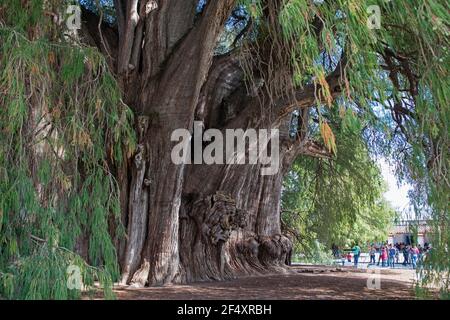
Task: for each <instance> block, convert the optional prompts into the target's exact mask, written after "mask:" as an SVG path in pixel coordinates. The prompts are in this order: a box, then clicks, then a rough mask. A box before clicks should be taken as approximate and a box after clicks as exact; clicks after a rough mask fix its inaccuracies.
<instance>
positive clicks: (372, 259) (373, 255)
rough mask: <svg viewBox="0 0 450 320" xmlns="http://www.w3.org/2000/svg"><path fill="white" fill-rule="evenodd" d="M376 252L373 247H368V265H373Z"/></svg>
mask: <svg viewBox="0 0 450 320" xmlns="http://www.w3.org/2000/svg"><path fill="white" fill-rule="evenodd" d="M376 252H377V250H376V249H375V247H374V246H371V247H370V251H369V255H370V262H369V264H375V253H376Z"/></svg>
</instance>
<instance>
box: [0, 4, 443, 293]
mask: <svg viewBox="0 0 450 320" xmlns="http://www.w3.org/2000/svg"><path fill="white" fill-rule="evenodd" d="M33 2H34V3H32V2H31V1H15V0H11V1H7V2H6V4H5V5H2V6H1V7H0V8H1V10H2V11H0V12H5V14H4V16H3V18H2V20H4V21H5V22H4V24H5V25H6V26H11V25H13V24H14V23H15V21H13V20H12V19H11V17H12V16H13V15H12V14H11V12H15V13H17V12H18V11H20V10H25V12H32V13H33V14H30V15H29V17H30V18H29V19H27V18H23V16H21V17H22V18H23V19H22V20H20V22H21V23H22V22H24V20H25V23H24V25H25V26H26V27H24V28H23V30H24V33H25V36H24V37H25V38H27V39H28V41H34V40H36V39H37V38H39V35H42V34H46V35H47V36H46V37H47V38H49V39H50V41H53V42H54V43H59V44H60V45H61V43H66V44H67V43H69V45H71V46H72V47H73V46H84V45H86V44H87V45H89V46H93V47H96V48H97V50H98V52H100V53H101V54H102V55H103V57H104V61H106V64H107V66H106V65H103V67H105V68H106V67H107V70H105V71H104V72H106V73H107V75H108V77H109V75H110V74H112V75H113V77H114V78H115V81H116V82H117V84H118V87H117V90H113V92H114V96H113V97H115V95H116V94H119V93H120V96H121V99H120V98H119V100H120V101H117V99H115V98H114V99H113V101H111V99H110V96H109V95H111V94H112V93H111V91H108V90H104V92H103V95H104V96H103V97H101V96H99V97H98V99H97V100H95V99H90V98H89V97H86V96H85V95H83V96H82V97H78V96H79V95H80V92H83V93H85V91H80V90H86V85H84V84H86V83H88V84H94V83H96V81H97V80H98V79H100V78H99V77H103V75H102V74H101V73H102V72H103V71H102V72H99V71H98V69H95V68H94V67H93V66H92V64H91V62H90V61H91V60H92V59H91V58H89V59H88V58H85V59H83V58H81V59H78V58H77V59H75V60H76V63H75V66H76V67H77V69H76V70H78V71H79V73H77V72H78V71H77V72H75V73H73V70H72V68H69V69H70V70H67V72H66V73H62V74H61V75H62V76H67V77H69V78H70V76H73V77H72V78H73V79H75V80H76V81H79V86H77V88H79V89H77V90H74V92H73V96H74V97H77V99H75V100H77V101H79V99H80V98H82V99H85V100H83V101H84V102H85V103H86V108H87V109H86V110H88V111H86V112H90V111H89V110H90V109H89V105H92V106H93V108H96V110H97V113H94V114H93V115H92V118H89V117H88V118H87V119H90V120H92V123H93V125H94V126H93V127H91V128H90V130H93V131H94V130H95V129H97V131H96V132H97V133H98V134H100V136H99V137H100V140H95V141H97V144H95V143H92V142H93V141H94V138H93V137H92V136H91V135H92V133H91V132H90V131H89V130H83V131H82V134H81V133H74V135H72V136H71V137H67V139H66V141H68V142H72V144H69V145H68V146H67V148H71V146H72V147H73V145H74V144H73V142H74V141H75V145H79V144H81V145H82V147H83V148H85V149H86V148H94V147H95V148H100V149H101V148H102V147H103V151H98V153H94V154H96V155H97V154H98V155H101V156H99V157H97V158H95V157H94V158H87V157H79V155H80V153H79V152H75V155H76V157H77V158H76V159H77V160H76V161H72V163H70V165H71V168H72V169H71V170H75V172H78V173H79V174H76V175H74V176H76V177H77V179H79V180H80V181H81V182H80V183H81V186H84V184H83V183H84V182H86V180H87V181H88V182H89V183H93V182H92V180H91V178H90V179H86V177H87V176H89V174H91V173H92V170H90V169H89V168H90V167H89V164H92V163H96V164H98V163H100V162H101V163H102V168H103V169H104V172H103V173H104V175H103V176H102V175H101V173H98V175H97V176H96V179H97V180H95V181H98V183H93V185H94V187H98V188H99V189H95V188H94V187H92V186H90V187H89V188H87V189H83V188H82V187H80V188H81V191H80V190H78V191H80V192H85V194H84V195H85V197H84V198H83V199H84V200H86V196H87V197H89V195H86V192H87V193H88V194H90V195H91V196H92V197H93V199H96V196H97V194H96V192H100V191H99V190H100V189H101V188H102V187H104V188H105V189H103V191H104V190H114V192H113V193H112V197H116V198H117V199H118V201H119V203H120V207H119V208H114V210H115V211H114V212H116V213H117V214H116V215H115V216H114V217H115V218H114V217H110V216H108V215H106V218H105V217H103V218H102V219H103V220H98V219H94V221H95V222H98V221H103V222H102V224H101V228H103V229H105V230H107V231H109V232H108V234H109V235H110V236H111V239H112V240H111V241H112V243H113V244H114V248H115V250H114V255H117V261H118V262H119V266H120V273H121V276H120V278H121V281H122V282H123V283H127V284H134V285H137V286H144V285H161V284H166V283H171V282H186V281H196V280H211V279H224V278H228V277H232V276H235V275H239V274H254V273H258V272H265V271H268V270H271V271H273V270H284V261H285V258H286V256H287V254H288V253H289V251H290V247H291V245H292V244H291V241H290V239H289V238H288V237H286V236H285V235H283V234H282V232H281V227H280V199H281V191H282V181H283V176H284V175H285V174H286V173H287V171H288V170H289V168H290V166H291V164H292V163H293V161H294V160H295V159H296V158H297V157H299V156H313V157H325V158H330V159H332V158H333V157H334V156H335V155H336V153H337V152H339V150H336V142H335V136H334V134H333V131H332V130H331V127H330V125H329V121H331V120H330V119H328V118H327V114H326V112H323V111H324V110H326V109H327V108H338V109H339V110H340V114H341V116H342V118H344V119H346V121H350V122H351V121H354V120H355V118H364V119H366V120H367V125H370V126H371V127H372V128H374V129H376V130H375V131H377V130H378V132H381V133H383V134H389V137H388V138H386V139H381V140H383V141H386V140H389V141H394V142H393V145H396V146H398V145H399V144H400V143H398V142H399V141H401V142H402V143H403V145H406V146H407V147H406V148H403V149H400V152H402V154H403V155H404V159H405V161H404V162H403V163H404V164H405V166H404V167H403V168H405V170H404V172H405V173H406V176H408V177H411V178H413V179H416V180H417V181H422V182H424V181H425V182H424V184H421V185H422V186H423V185H426V187H427V190H432V191H433V190H434V191H436V190H438V191H437V192H436V194H440V196H439V197H438V196H436V197H435V198H436V199H437V198H439V199H443V197H442V194H444V195H445V192H446V191H445V190H448V181H447V180H445V178H443V177H445V172H446V170H447V168H448V159H447V154H446V151H447V147H448V131H447V130H446V129H445V128H446V126H447V124H448V121H447V118H446V117H447V113H446V110H448V32H449V31H448V25H447V24H446V22H445V21H448V4H446V2H445V1H439V0H430V1H426V2H422V1H412V2H411V1H406V0H404V1H390V2H389V1H355V0H337V1H328V0H324V1H312V0H291V1H289V0H253V1H250V0H242V1H237V0H210V1H198V0H147V1H144V0H141V1H139V0H115V1H113V3H111V2H108V1H92V2H91V1H80V2H81V4H82V5H83V9H82V25H81V30H78V32H77V33H76V34H74V33H73V32H70V33H69V34H66V35H65V36H62V34H63V33H64V31H60V32H59V35H58V31H55V30H54V28H53V27H49V28H47V29H46V28H42V27H39V25H38V24H36V22H35V21H31V20H32V19H35V20H36V19H37V20H39V19H45V18H46V17H53V21H56V24H57V22H59V19H58V16H59V12H60V11H59V10H58V9H59V8H61V7H63V5H64V3H61V2H60V1H43V2H40V1H37V2H36V1H33ZM27 10H28V11H27ZM10 11H11V12H10ZM41 15H42V17H43V18H42V17H41ZM1 17H2V16H0V18H1ZM55 17H56V18H55ZM28 22H30V23H28ZM27 23H28V24H27ZM30 25H32V26H33V27H30ZM50 25H51V24H50ZM49 30H50V31H49ZM49 34H50V35H51V36H48V35H49ZM14 39H15V38H14ZM83 48H84V47H83ZM3 49H4V50H7V49H8V47H5V48H3ZM9 49H10V48H9ZM83 50H85V49H83ZM59 54H61V53H59ZM96 57H97V56H96ZM47 60H50V62H51V65H50V68H51V69H52V70H53V69H54V70H56V71H55V72H56V74H60V72H61V68H60V67H59V68H58V66H61V65H62V64H64V63H65V62H67V59H65V58H63V57H59V56H58V58H55V57H54V56H53V55H50V56H49V58H48V59H47ZM96 61H97V60H96ZM47 62H48V61H47ZM47 62H45V65H47V64H48V63H47ZM19 66H21V64H19ZM10 68H12V69H14V66H10ZM102 70H103V69H102ZM34 71H35V73H36V74H39V73H38V71H37V70H34ZM89 72H90V74H91V77H89V76H87V77H86V76H84V77H85V78H83V77H82V76H81V75H82V74H83V73H85V74H89ZM9 74H10V73H5V75H4V77H3V83H4V84H8V86H9V88H16V86H15V83H12V82H11V79H12V78H11V76H9ZM20 75H23V74H22V73H20V74H18V75H17V76H20ZM108 79H109V78H108ZM24 83H25V86H24V90H25V92H26V93H27V94H31V95H30V96H32V97H34V96H33V95H32V94H34V93H35V92H31V93H30V92H29V83H30V82H29V81H28V80H27V81H24ZM31 83H35V82H31ZM108 83H109V82H108ZM63 85H64V84H63ZM65 85H67V86H69V84H65ZM111 86H113V87H114V85H111ZM111 86H110V87H108V88H109V89H111ZM87 87H92V90H94V89H95V88H96V87H94V86H89V85H88V86H87ZM20 88H22V87H20ZM81 88H83V89H81ZM101 88H103V87H100V89H101ZM41 91H42V90H41ZM41 91H39V92H41ZM44 91H45V90H44ZM93 92H94V93H95V94H96V96H97V95H98V94H99V93H98V91H95V90H94V91H93ZM7 98H9V99H10V100H8V99H5V100H4V101H3V102H4V103H5V104H8V103H9V104H8V105H15V104H11V101H13V102H14V99H13V98H12V97H10V96H8V97H7ZM67 99H68V100H69V101H71V99H70V98H67V97H66V100H64V99H63V100H62V101H61V99H60V100H58V101H59V102H60V104H61V105H62V106H64V105H65V102H67ZM56 100H57V99H56ZM105 101H107V102H108V104H111V103H113V104H114V103H116V104H120V105H122V101H123V103H124V104H125V105H126V106H127V108H129V110H130V112H131V113H132V115H133V118H134V120H133V123H132V126H133V127H134V131H135V135H136V147H135V148H134V147H132V145H134V144H133V143H131V142H126V143H124V144H120V143H119V141H120V139H121V137H122V135H123V134H129V131H127V130H128V129H127V128H128V127H126V126H125V124H126V123H128V122H127V121H128V120H127V119H129V118H127V116H126V115H124V114H126V112H128V111H123V113H120V112H119V114H118V116H117V117H116V116H114V117H112V120H111V121H109V122H108V121H107V122H106V123H104V122H101V123H100V124H98V123H97V119H96V117H97V116H99V115H102V116H106V119H107V118H108V112H107V111H105V110H106V109H105V104H104V103H105ZM38 102H39V103H40V102H42V101H41V100H39V101H38ZM25 103H27V105H28V106H30V104H31V106H32V105H33V103H32V102H30V101H29V100H26V101H25ZM36 103H37V102H36ZM36 103H35V104H36ZM114 110H115V112H116V111H117V110H116V109H114ZM120 110H122V109H120ZM120 110H119V111H120ZM127 110H128V109H127ZM380 110H381V111H380ZM69 111H70V110H69ZM105 112H106V115H104V114H103V113H105ZM312 112H313V114H314V115H313V116H311V113H312ZM76 114H79V113H76ZM121 114H122V116H121ZM60 116H61V112H59V113H58V112H53V113H52V114H51V115H50V122H52V121H53V120H54V119H55V118H56V119H59V118H58V117H60ZM387 116H389V117H387ZM60 118H61V119H67V118H65V117H60ZM381 118H382V119H381ZM387 118H388V120H386V119H387ZM101 119H103V118H101ZM118 119H119V120H118ZM380 119H381V120H380ZM35 120H36V119H35ZM4 121H6V120H4ZM63 121H64V120H63ZM194 121H202V122H203V124H204V127H205V129H208V128H214V129H218V130H220V131H221V132H224V131H225V130H226V129H243V130H245V129H248V128H253V129H274V128H276V129H279V130H280V133H281V135H280V167H279V171H278V172H277V174H275V175H261V165H260V164H256V165H242V164H211V165H206V164H175V163H173V161H172V160H171V151H172V148H173V147H174V145H175V144H176V142H173V141H171V134H172V132H173V131H174V130H176V129H186V130H189V131H192V130H193V123H194ZM293 122H295V123H293ZM83 123H84V122H83ZM111 125H115V126H116V127H118V128H119V129H120V128H122V129H120V130H119V129H117V130H116V131H115V132H112V131H110V130H109V129H105V130H106V131H104V135H103V134H102V133H101V132H98V129H99V128H103V127H104V126H106V127H108V126H111ZM123 128H125V129H123ZM293 128H294V131H295V132H294V134H291V132H292V130H293ZM14 129H16V128H14ZM74 130H75V129H74ZM314 130H318V131H319V132H320V133H321V138H319V139H315V136H314V135H312V134H311V132H312V131H314ZM10 131H12V130H10ZM41 131H42V130H41ZM41 131H39V132H41ZM44 131H46V130H44ZM48 131H50V133H53V134H54V132H55V131H52V130H47V131H46V132H48ZM75 131H76V130H75ZM381 133H380V134H381ZM63 136H64V135H63ZM58 137H60V136H58ZM102 139H103V140H105V141H106V142H105V144H104V145H101V142H100V141H103V140H102ZM241 139H242V137H241ZM8 141H10V140H8ZM130 141H131V140H130ZM233 143H234V140H233ZM91 144H92V145H91ZM270 144H271V142H270V141H269V142H268V143H267V146H266V147H267V148H269V145H270ZM207 145H208V144H207V143H203V144H202V145H201V146H198V145H197V146H196V145H195V142H194V143H193V146H192V148H200V150H203V149H204V148H206V147H207ZM60 148H62V147H61V146H60ZM383 148H385V149H389V148H388V147H386V146H384V145H383ZM394 149H395V148H394ZM77 150H78V149H77ZM83 150H84V149H83ZM395 150H398V148H397V149H395ZM60 151H61V150H60V149H59V150H57V152H60ZM61 152H63V153H64V151H61ZM66 154H67V153H66ZM82 154H83V153H82ZM117 158H120V159H123V161H117ZM12 159H15V158H11V159H6V160H5V161H7V160H8V161H10V162H9V163H11V162H12ZM412 160H416V166H414V165H415V164H414V163H413V162H414V161H412ZM6 163H8V162H6ZM427 163H428V169H427V170H425V171H421V172H422V175H420V174H419V173H417V172H414V168H423V166H424V164H425V165H426V164H427ZM103 164H105V165H104V166H103ZM94 167H95V168H97V166H94ZM74 176H72V177H74ZM105 176H106V177H108V178H105ZM68 180H70V177H69V178H68ZM111 181H113V182H111ZM77 182H78V180H77ZM34 186H35V187H36V188H38V189H39V188H41V187H40V182H39V180H37V181H35V184H34ZM71 186H73V185H71ZM432 186H437V188H434V187H432ZM8 190H10V189H8ZM72 190H73V189H72ZM432 191H430V192H432ZM434 191H433V192H434ZM324 192H326V190H324ZM39 196H42V194H39ZM62 197H63V195H60V196H59V198H57V199H54V200H55V201H56V202H57V201H58V200H61V199H62ZM15 199H16V198H15ZM108 199H109V198H108ZM16 200H17V201H18V202H20V197H19V198H17V199H16ZM105 201H107V200H105ZM438 202H439V201H437V202H436V203H438ZM77 203H78V202H76V201H75V205H76V204H77ZM99 203H102V204H104V203H105V202H99ZM440 203H441V206H438V209H436V210H437V211H439V212H441V213H440V216H441V220H440V221H441V222H440V223H441V225H445V226H447V225H448V220H446V219H447V218H446V211H445V210H444V212H445V213H444V214H443V215H442V209H443V206H442V202H440ZM52 204H53V203H52V202H51V203H50V204H46V206H51V205H52ZM19 207H20V206H19ZM444 207H445V206H444ZM83 208H84V207H83ZM95 209H96V208H95V206H90V207H88V208H86V210H85V211H86V212H85V214H86V215H87V217H91V216H92V215H94V216H95V214H98V215H100V213H99V212H98V211H99V210H95ZM110 209H111V208H109V207H107V208H106V210H110ZM445 209H446V208H445ZM17 210H18V211H20V209H17ZM17 210H15V211H14V210H10V212H8V213H9V214H13V212H17ZM83 210H84V209H83ZM3 211H5V210H3ZM0 212H1V211H0ZM83 212H84V211H83ZM83 217H84V216H83ZM87 219H89V218H87ZM105 219H106V220H105ZM75 220H76V219H75ZM74 223H75V222H74ZM85 226H86V225H85ZM86 228H88V227H87V226H86ZM89 228H90V227H89ZM89 228H88V229H89ZM445 230H447V229H445ZM61 232H62V233H63V234H64V232H63V231H61ZM123 234H125V236H124V235H123ZM44 236H45V231H42V237H40V238H39V239H41V240H43V241H47V242H49V240H46V239H45V237H44ZM104 236H105V237H106V235H105V234H103V233H102V236H101V237H97V238H93V237H92V236H90V234H89V230H87V229H86V230H81V231H80V232H78V233H77V234H76V236H74V237H72V238H71V239H72V240H71V241H69V243H70V245H71V248H70V249H71V250H72V249H73V250H74V251H76V252H77V253H79V254H80V255H81V256H82V257H85V258H86V259H87V261H89V262H91V263H97V264H102V263H104V260H105V259H104V258H102V257H100V258H98V259H95V257H96V256H95V254H93V252H96V250H100V251H101V250H102V247H101V246H100V247H99V243H101V241H100V240H99V239H101V240H104V239H106V238H103V237H104ZM35 238H36V237H35ZM35 240H36V239H35ZM37 241H39V240H37ZM96 248H97V249H96ZM98 248H100V249H98ZM107 248H109V246H107ZM108 250H109V249H108ZM108 252H109V251H108ZM95 260H97V261H95Z"/></svg>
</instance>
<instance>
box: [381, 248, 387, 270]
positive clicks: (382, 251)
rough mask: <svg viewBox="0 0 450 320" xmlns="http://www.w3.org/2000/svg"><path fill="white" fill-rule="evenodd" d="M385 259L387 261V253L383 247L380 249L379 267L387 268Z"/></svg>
mask: <svg viewBox="0 0 450 320" xmlns="http://www.w3.org/2000/svg"><path fill="white" fill-rule="evenodd" d="M387 259H388V253H387V249H386V247H385V246H383V247H382V248H381V266H382V267H386V266H387Z"/></svg>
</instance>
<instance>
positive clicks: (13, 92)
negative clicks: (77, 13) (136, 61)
mask: <svg viewBox="0 0 450 320" xmlns="http://www.w3.org/2000/svg"><path fill="white" fill-rule="evenodd" d="M16 2H17V1H14V0H11V1H10V3H11V4H12V6H11V7H10V6H8V7H7V8H8V12H9V10H12V11H11V12H12V14H16V13H17V12H16V11H15V6H14V4H15V3H16ZM37 7H39V8H42V6H37ZM30 10H32V11H33V10H34V9H30ZM33 12H34V11H33ZM32 16H33V15H32ZM17 19H18V18H17ZM24 19H25V18H24ZM16 21H21V20H20V19H19V20H16V18H14V19H11V21H10V22H16ZM3 23H4V22H3ZM24 23H27V24H28V27H30V26H33V25H34V23H35V21H34V20H33V19H27V20H26V21H24ZM28 27H27V26H23V25H22V24H18V25H17V26H14V28H11V27H8V26H7V24H5V23H4V24H3V25H2V26H0V92H1V93H2V94H1V95H0V106H1V113H0V130H1V132H2V134H1V135H0V296H5V297H8V298H13V299H17V298H22V299H67V298H78V297H79V296H80V291H79V290H76V289H69V288H68V286H67V285H66V284H67V280H68V277H69V274H68V273H67V268H68V267H69V266H77V267H79V268H80V270H81V275H82V282H83V284H84V286H85V288H86V289H93V288H94V281H99V282H100V285H101V286H102V287H103V288H104V291H105V292H104V293H105V297H107V298H110V297H112V293H111V286H112V281H114V280H116V279H117V278H118V265H117V257H116V253H115V248H114V244H113V239H112V238H111V236H110V234H109V229H110V227H114V228H115V229H116V231H117V232H116V234H117V235H119V236H120V234H122V235H123V234H124V232H123V230H122V229H123V227H122V226H121V225H120V206H119V197H118V186H117V182H116V181H115V179H114V176H113V174H112V171H113V170H114V168H117V167H118V166H119V165H120V163H121V162H122V160H123V155H124V154H127V153H129V152H132V150H133V148H134V144H135V139H134V133H133V131H132V128H131V126H130V123H131V121H132V113H131V111H130V110H129V109H128V108H127V107H126V106H125V105H124V104H123V103H122V101H121V98H120V91H119V88H118V87H117V85H116V82H115V80H114V78H113V76H112V75H111V74H110V73H109V71H108V67H107V65H106V62H105V60H104V58H103V57H102V56H101V55H100V53H99V52H97V51H96V50H94V49H92V48H86V47H83V46H81V45H79V44H76V43H69V42H67V41H66V40H64V39H59V40H58V42H54V41H51V40H49V38H47V37H46V35H47V33H46V32H45V31H42V33H34V34H33V36H32V37H31V38H32V40H30V35H29V34H26V33H25V32H24V30H27V28H28ZM44 29H45V28H44V27H42V30H44ZM38 30H39V28H37V29H34V31H35V32H37V31H38ZM84 244H87V246H88V251H87V252H86V256H83V257H81V256H79V255H77V254H75V253H74V252H75V251H79V250H80V246H82V245H84ZM77 248H78V249H77ZM85 261H88V262H89V264H90V265H93V266H90V265H87V264H86V262H85Z"/></svg>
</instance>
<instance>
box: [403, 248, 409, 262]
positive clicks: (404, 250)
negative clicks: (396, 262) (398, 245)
mask: <svg viewBox="0 0 450 320" xmlns="http://www.w3.org/2000/svg"><path fill="white" fill-rule="evenodd" d="M408 257H409V247H408V246H404V247H403V265H404V266H406V265H407V264H408V263H409V259H408Z"/></svg>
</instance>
